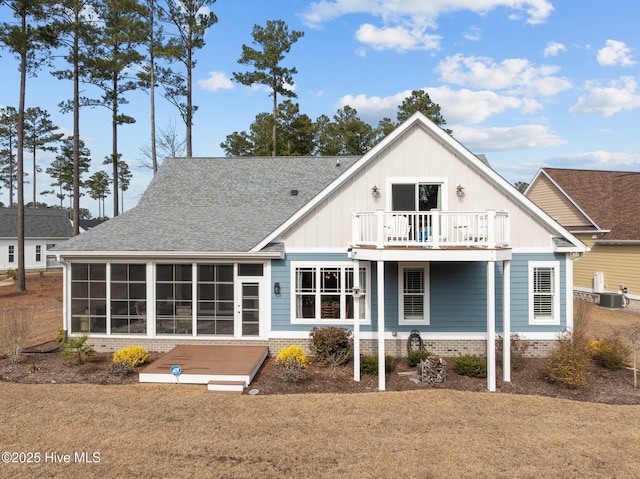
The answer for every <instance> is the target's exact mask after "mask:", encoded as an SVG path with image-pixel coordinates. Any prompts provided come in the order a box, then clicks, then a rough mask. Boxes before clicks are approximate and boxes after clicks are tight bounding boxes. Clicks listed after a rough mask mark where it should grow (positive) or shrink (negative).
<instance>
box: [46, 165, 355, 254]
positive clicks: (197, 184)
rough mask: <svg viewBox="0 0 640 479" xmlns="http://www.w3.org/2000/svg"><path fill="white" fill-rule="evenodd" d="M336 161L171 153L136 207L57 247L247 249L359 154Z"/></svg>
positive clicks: (328, 182) (196, 250)
mask: <svg viewBox="0 0 640 479" xmlns="http://www.w3.org/2000/svg"><path fill="white" fill-rule="evenodd" d="M339 159H340V166H336V162H337V158H336V157H275V158H272V157H244V158H169V159H167V160H165V161H164V163H163V164H162V166H161V167H160V169H159V171H158V173H157V174H156V176H155V177H154V178H153V180H152V182H151V183H150V185H149V187H148V188H147V190H146V192H145V193H144V195H143V196H142V198H141V199H140V201H139V203H138V205H137V206H136V207H135V208H133V209H131V210H130V211H127V212H126V213H124V214H122V215H120V216H118V217H116V218H113V219H111V220H109V221H107V222H106V223H103V224H101V225H99V226H96V227H95V228H93V229H91V230H90V231H87V232H86V233H83V234H81V235H79V236H77V237H75V238H72V239H70V240H69V241H65V242H64V243H62V244H60V245H58V246H57V247H56V249H55V250H56V251H61V252H63V251H82V252H87V251H124V252H130V251H176V252H185V251H186V252H247V251H250V250H251V249H252V248H253V247H254V246H255V245H257V244H258V243H259V242H260V241H261V240H263V239H264V238H265V237H266V236H268V235H269V234H270V233H271V232H273V231H274V230H275V229H276V228H277V227H278V226H280V225H281V224H282V223H284V222H285V221H286V220H287V219H289V218H290V217H291V216H292V215H293V214H294V213H295V212H296V211H298V210H299V209H300V208H302V207H303V206H304V205H305V204H306V203H308V202H309V201H310V200H311V199H312V198H313V197H314V196H316V195H317V194H318V193H320V191H322V190H323V189H324V188H325V187H326V186H328V185H329V184H330V183H331V182H332V181H333V180H335V179H336V178H337V177H338V176H339V175H340V174H342V173H344V172H345V171H346V170H347V169H348V168H349V167H350V166H351V165H353V164H354V163H355V162H356V160H357V159H358V158H356V157H340V158H339ZM292 190H296V191H297V194H296V195H292V193H291V192H292Z"/></svg>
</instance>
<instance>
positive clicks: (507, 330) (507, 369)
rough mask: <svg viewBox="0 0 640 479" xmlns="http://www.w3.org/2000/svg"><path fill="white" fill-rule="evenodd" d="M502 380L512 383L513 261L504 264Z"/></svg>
mask: <svg viewBox="0 0 640 479" xmlns="http://www.w3.org/2000/svg"><path fill="white" fill-rule="evenodd" d="M502 380H503V381H504V382H506V383H508V382H511V260H507V261H503V262H502Z"/></svg>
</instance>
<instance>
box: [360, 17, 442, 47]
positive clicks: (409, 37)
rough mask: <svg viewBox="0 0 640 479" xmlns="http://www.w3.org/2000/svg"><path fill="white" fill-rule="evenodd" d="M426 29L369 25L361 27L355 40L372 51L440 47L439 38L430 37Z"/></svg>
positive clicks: (437, 36) (435, 36)
mask: <svg viewBox="0 0 640 479" xmlns="http://www.w3.org/2000/svg"><path fill="white" fill-rule="evenodd" d="M425 30H426V27H414V28H411V29H409V28H406V27H404V26H396V27H383V28H378V27H376V26H374V25H371V24H370V23H365V24H364V25H361V26H360V28H359V29H358V31H357V32H356V39H357V40H358V41H359V42H361V43H364V44H365V45H368V46H370V47H371V48H373V49H374V50H396V51H399V52H405V51H407V50H431V49H437V48H439V46H440V38H441V37H440V36H439V35H430V34H428V33H427V32H426V31H425Z"/></svg>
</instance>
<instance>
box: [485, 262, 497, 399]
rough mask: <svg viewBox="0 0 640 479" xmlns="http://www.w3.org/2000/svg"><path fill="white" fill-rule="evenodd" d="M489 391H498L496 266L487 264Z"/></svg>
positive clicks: (492, 263) (490, 263) (491, 263)
mask: <svg viewBox="0 0 640 479" xmlns="http://www.w3.org/2000/svg"><path fill="white" fill-rule="evenodd" d="M487 389H488V390H489V391H490V392H495V390H496V265H495V263H494V262H492V261H488V262H487Z"/></svg>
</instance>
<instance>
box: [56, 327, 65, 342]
mask: <svg viewBox="0 0 640 479" xmlns="http://www.w3.org/2000/svg"><path fill="white" fill-rule="evenodd" d="M66 337H67V333H66V332H65V330H64V329H58V330H57V331H56V343H59V344H62V343H63V342H64V340H65V338H66Z"/></svg>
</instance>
